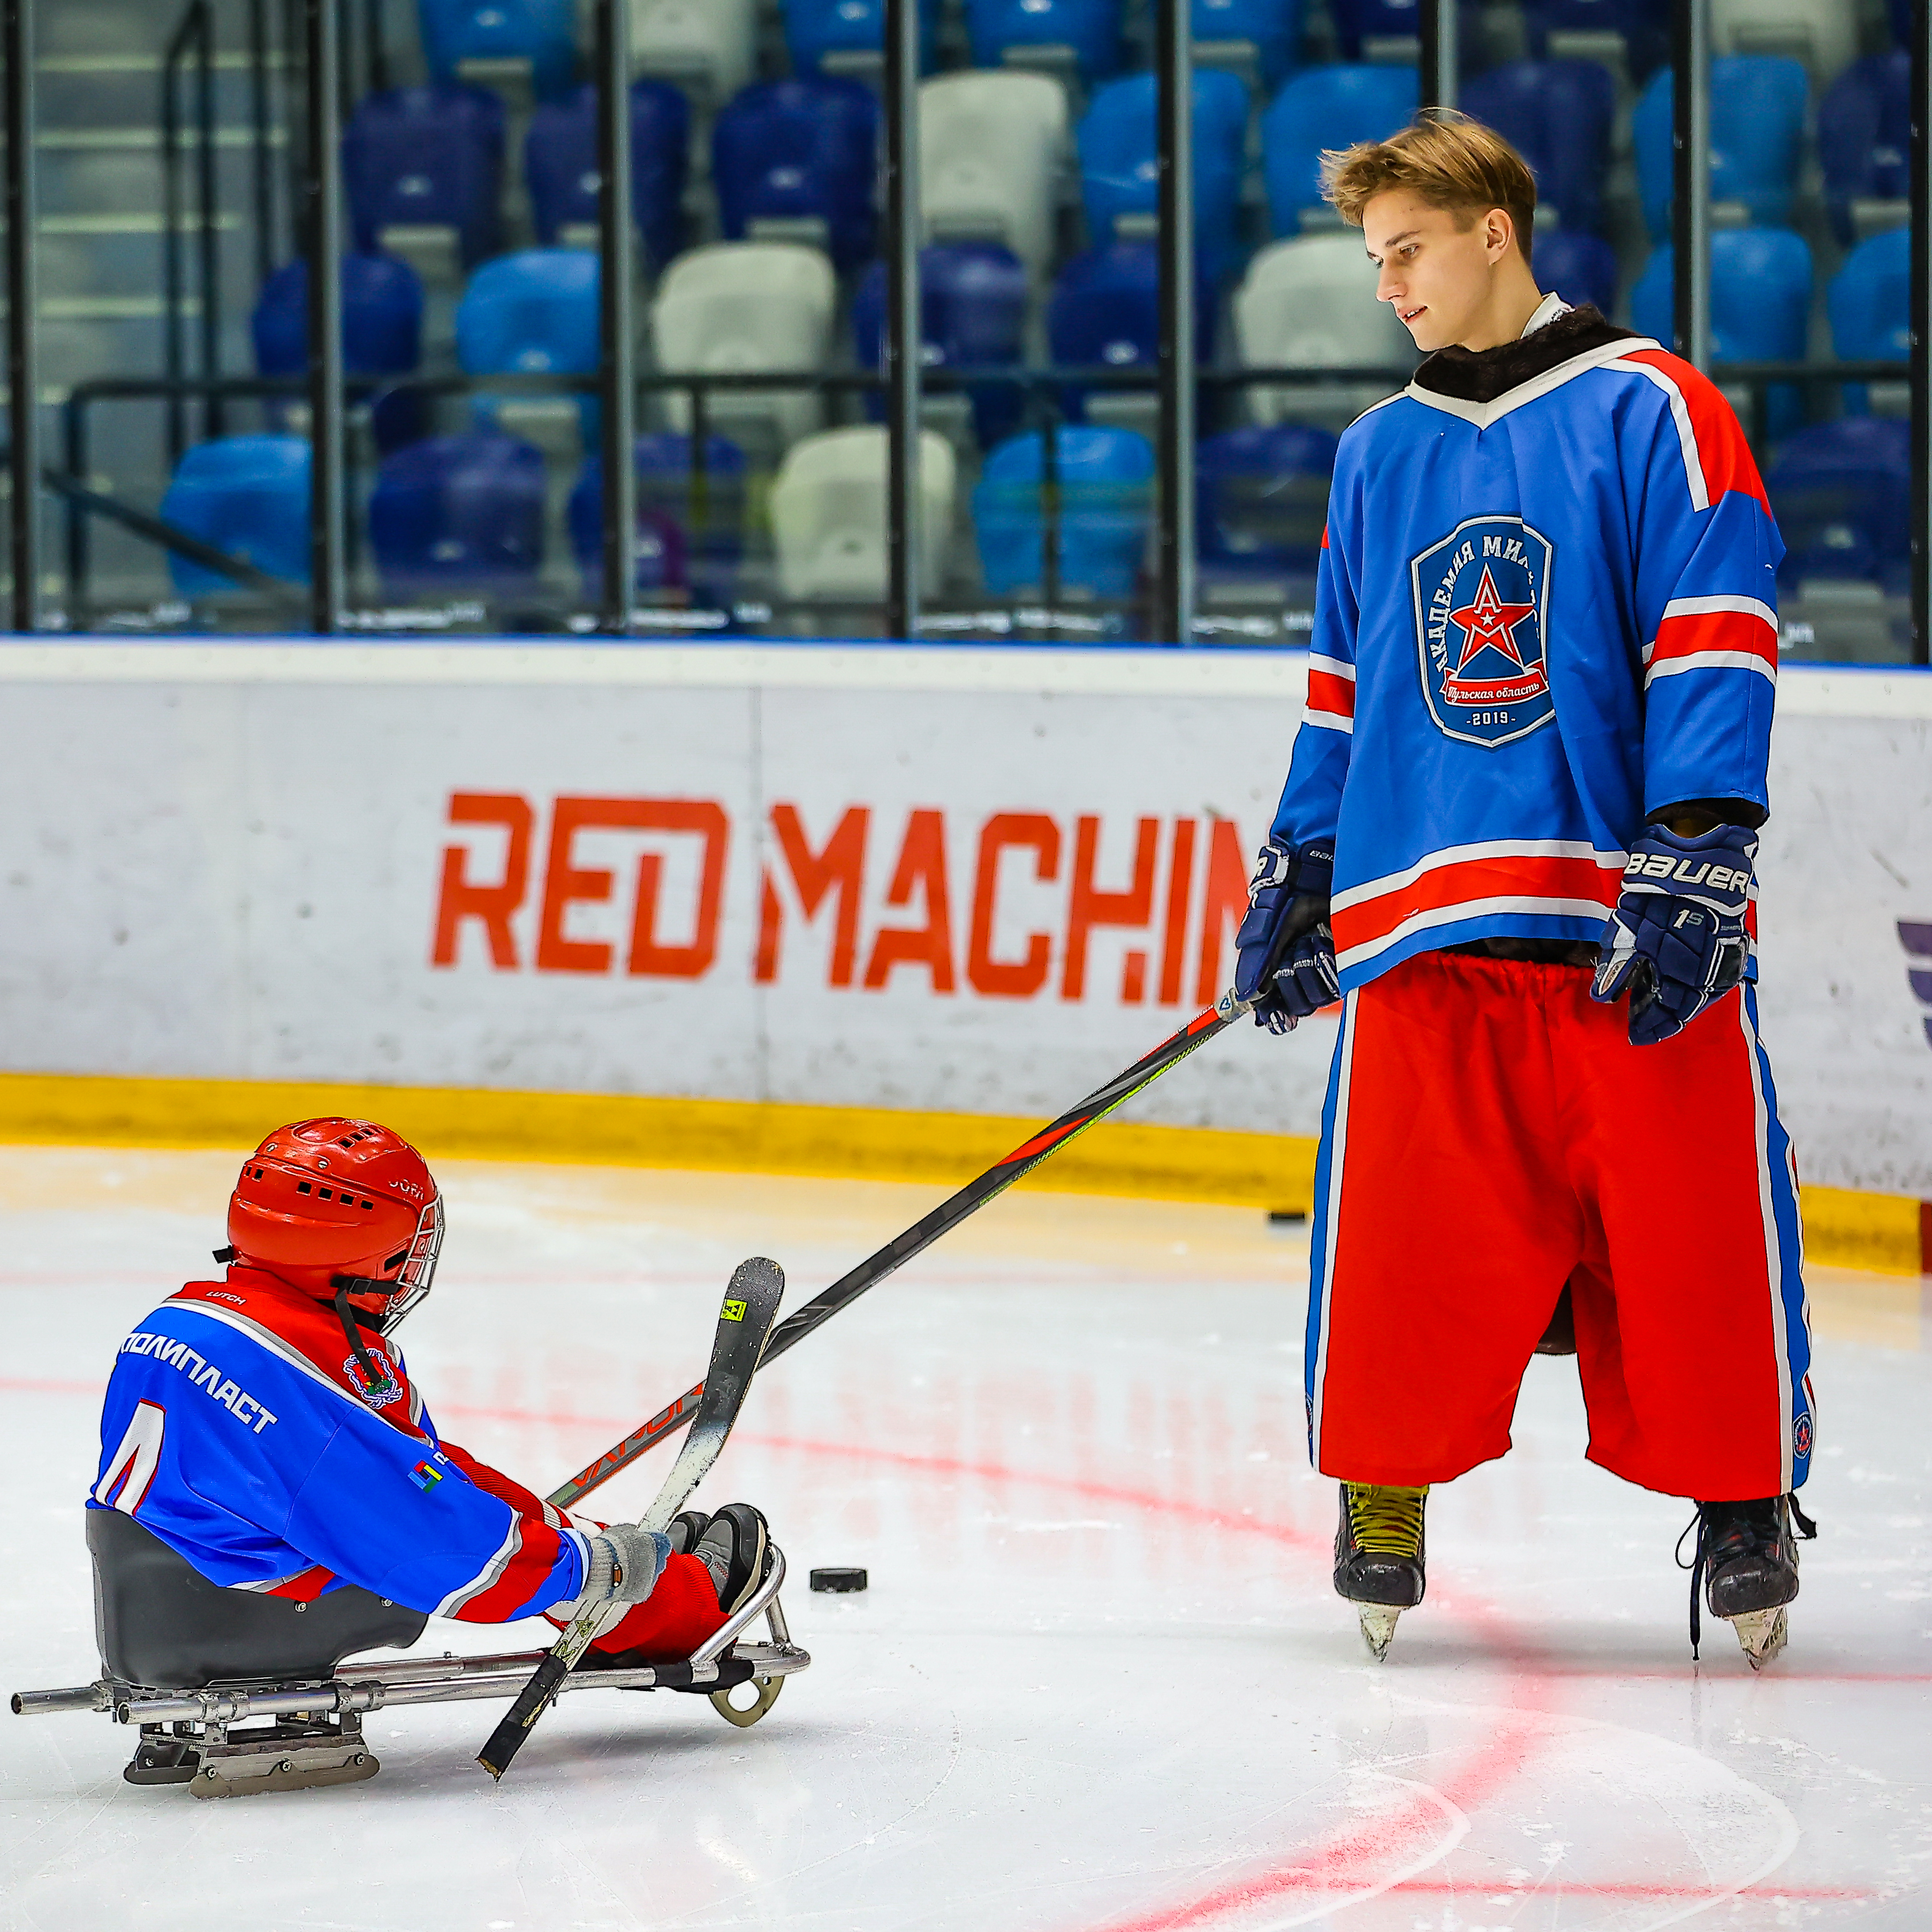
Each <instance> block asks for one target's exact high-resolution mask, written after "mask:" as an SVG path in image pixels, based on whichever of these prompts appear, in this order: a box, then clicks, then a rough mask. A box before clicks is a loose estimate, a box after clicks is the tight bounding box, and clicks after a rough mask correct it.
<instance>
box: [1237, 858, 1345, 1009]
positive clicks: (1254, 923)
mask: <svg viewBox="0 0 1932 1932" xmlns="http://www.w3.org/2000/svg"><path fill="white" fill-rule="evenodd" d="M1334 876H1335V848H1334V846H1333V845H1332V844H1328V843H1323V844H1319V845H1304V846H1301V847H1299V848H1297V847H1293V846H1289V845H1281V844H1277V843H1276V842H1275V841H1274V840H1273V839H1272V838H1271V839H1270V840H1269V841H1268V843H1267V844H1265V845H1264V846H1263V847H1262V849H1261V856H1260V857H1259V859H1257V860H1256V864H1255V874H1254V877H1253V878H1252V879H1250V880H1249V881H1248V911H1247V917H1246V918H1245V919H1243V920H1242V921H1241V928H1240V929H1239V930H1238V932H1236V933H1235V1003H1236V1004H1238V1006H1241V1007H1244V1008H1250V1009H1252V1010H1253V1013H1254V1016H1255V1024H1256V1025H1257V1026H1265V1027H1266V1028H1268V1031H1269V1032H1270V1033H1286V1032H1288V1031H1289V1030H1290V1029H1291V1028H1293V1027H1294V1026H1295V1024H1296V1023H1297V1022H1298V1021H1301V1020H1305V1019H1307V1017H1308V1016H1309V1015H1310V1013H1316V1012H1318V1011H1319V1010H1320V1009H1321V1008H1322V1007H1326V1006H1331V1005H1333V1004H1334V1002H1335V1001H1337V1000H1338V999H1340V998H1341V997H1342V987H1341V981H1340V977H1338V975H1337V971H1336V968H1335V941H1334V935H1332V934H1331V932H1329V930H1328V892H1329V888H1330V886H1331V884H1332V883H1334Z"/></svg>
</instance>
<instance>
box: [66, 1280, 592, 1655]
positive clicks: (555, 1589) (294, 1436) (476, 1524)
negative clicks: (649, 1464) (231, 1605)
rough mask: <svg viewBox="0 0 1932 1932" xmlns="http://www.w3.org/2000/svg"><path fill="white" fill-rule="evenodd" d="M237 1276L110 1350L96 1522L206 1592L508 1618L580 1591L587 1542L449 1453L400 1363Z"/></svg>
mask: <svg viewBox="0 0 1932 1932" xmlns="http://www.w3.org/2000/svg"><path fill="white" fill-rule="evenodd" d="M365 1346H366V1348H367V1349H368V1354H369V1355H370V1358H371V1361H373V1362H374V1364H375V1365H376V1369H377V1375H376V1377H375V1379H374V1381H373V1382H371V1379H370V1377H369V1376H368V1374H367V1373H365V1370H364V1369H363V1367H362V1364H360V1363H359V1361H357V1360H356V1356H355V1355H353V1353H352V1352H351V1351H350V1348H349V1346H348V1343H347V1339H346V1337H344V1334H343V1332H342V1329H341V1325H340V1324H339V1322H338V1321H337V1319H336V1317H335V1314H334V1313H333V1312H332V1310H330V1309H329V1308H328V1307H325V1306H324V1305H323V1304H320V1303H319V1302H317V1301H312V1300H311V1298H309V1297H308V1296H307V1295H303V1294H302V1293H301V1292H299V1291H298V1290H297V1289H293V1288H291V1287H290V1286H288V1285H287V1283H284V1282H282V1281H280V1280H278V1279H277V1278H276V1277H274V1276H272V1275H269V1274H264V1273H263V1272H262V1271H260V1270H258V1269H254V1268H248V1267H245V1266H237V1267H234V1268H230V1269H229V1272H228V1279H227V1280H226V1281H225V1282H191V1283H189V1284H188V1286H187V1287H185V1288H184V1289H182V1290H181V1292H180V1293H179V1294H178V1295H175V1296H174V1297H172V1298H171V1299H170V1300H169V1301H165V1302H163V1304H161V1306H160V1307H158V1308H157V1309H156V1310H154V1312H153V1313H151V1315H149V1316H146V1317H145V1319H143V1320H142V1322H140V1323H139V1325H137V1326H136V1328H135V1330H134V1332H133V1334H131V1335H130V1336H129V1337H127V1340H125V1341H124V1342H123V1343H121V1352H120V1354H119V1355H118V1357H117V1358H116V1359H115V1365H114V1373H113V1375H112V1376H111V1377H110V1379H109V1382H108V1385H107V1397H106V1399H105V1401H104V1406H103V1407H102V1410H101V1464H100V1469H99V1471H98V1475H97V1477H96V1479H95V1485H94V1487H93V1489H92V1491H91V1492H90V1493H89V1497H88V1507H89V1508H90V1509H118V1510H122V1511H125V1512H126V1513H127V1514H128V1515H130V1516H131V1517H133V1518H134V1519H135V1520H136V1521H137V1522H138V1523H140V1524H142V1526H143V1527H144V1528H145V1529H149V1530H151V1531H152V1532H154V1535H157V1536H158V1537H159V1538H160V1539H161V1541H163V1543H165V1544H167V1545H168V1546H169V1547H170V1548H171V1549H172V1550H175V1552H176V1553H178V1555H180V1556H184V1557H185V1558H186V1559H187V1561H188V1562H190V1563H192V1564H193V1565H194V1567H195V1568H196V1569H197V1570H198V1571H200V1572H201V1574H202V1575H203V1576H204V1577H207V1578H208V1579H209V1580H210V1581H211V1582H213V1583H219V1584H222V1585H224V1586H227V1587H229V1588H232V1589H245V1590H257V1591H262V1592H267V1593H269V1594H270V1595H276V1596H282V1597H290V1598H295V1599H296V1600H297V1601H302V1602H308V1601H313V1600H314V1598H316V1597H317V1596H319V1595H321V1594H322V1593H323V1592H325V1591H327V1590H329V1589H334V1588H335V1587H337V1586H338V1585H339V1584H341V1583H356V1584H360V1585H361V1586H362V1587H363V1588H364V1589H367V1590H371V1591H373V1592H375V1594H376V1595H377V1596H379V1597H386V1598H389V1600H390V1601H392V1602H393V1603H398V1604H406V1605H407V1606H408V1607H409V1608H410V1609H411V1610H423V1611H427V1612H428V1613H431V1614H432V1615H435V1616H446V1617H460V1618H463V1619H467V1620H468V1621H470V1622H477V1623H503V1622H510V1621H511V1620H512V1619H515V1618H517V1617H523V1616H533V1615H535V1613H538V1611H541V1610H544V1609H546V1608H547V1607H549V1606H550V1605H552V1604H559V1603H563V1602H567V1601H569V1600H571V1599H572V1598H575V1597H576V1596H577V1595H578V1594H579V1592H580V1591H581V1590H582V1589H583V1578H584V1574H585V1569H586V1564H587V1562H588V1559H589V1539H588V1537H587V1535H586V1533H585V1532H584V1531H583V1529H580V1528H579V1527H577V1526H575V1525H574V1524H572V1523H569V1522H568V1521H567V1520H565V1518H564V1517H562V1516H561V1515H560V1514H559V1513H558V1511H556V1510H555V1509H553V1508H551V1506H550V1505H549V1504H547V1503H546V1502H544V1501H543V1500H542V1499H541V1498H539V1497H538V1496H533V1495H532V1494H531V1493H530V1492H529V1491H528V1490H525V1489H523V1487H521V1486H520V1484H516V1483H514V1482H512V1481H511V1480H510V1479H509V1478H508V1477H505V1476H503V1475H499V1473H498V1472H496V1471H495V1470H493V1469H489V1468H487V1466H485V1465H484V1464H482V1463H478V1461H476V1460H475V1458H474V1457H471V1456H470V1455H469V1454H467V1453H466V1451H463V1450H461V1449H460V1448H457V1447H456V1446H455V1445H454V1444H452V1443H446V1442H443V1440H442V1439H440V1437H439V1436H438V1435H437V1431H436V1429H435V1427H434V1424H432V1423H431V1421H430V1418H429V1415H428V1411H427V1410H426V1409H425V1407H424V1406H423V1402H422V1397H421V1396H420V1395H419V1394H418V1392H417V1391H416V1388H415V1387H414V1386H413V1384H412V1383H411V1382H410V1378H409V1372H408V1370H407V1368H406V1367H404V1362H403V1359H402V1357H401V1355H399V1354H398V1353H397V1352H395V1349H393V1348H392V1346H390V1345H389V1344H388V1343H385V1342H383V1341H381V1340H378V1339H377V1338H376V1337H374V1336H371V1337H367V1338H365Z"/></svg>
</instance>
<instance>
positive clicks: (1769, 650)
mask: <svg viewBox="0 0 1932 1932" xmlns="http://www.w3.org/2000/svg"><path fill="white" fill-rule="evenodd" d="M1700 651H1746V652H1749V653H1750V654H1751V656H1753V657H1754V658H1763V660H1764V661H1765V662H1766V664H1769V665H1770V666H1771V667H1772V669H1773V670H1775V669H1776V668H1777V667H1778V633H1777V632H1776V631H1774V630H1773V629H1772V628H1771V626H1770V625H1769V624H1767V623H1766V622H1765V621H1764V619H1763V618H1762V617H1760V616H1756V615H1755V614H1754V613H1749V612H1746V611H1743V610H1697V611H1694V612H1692V613H1689V614H1688V615H1687V616H1680V617H1667V618H1665V619H1664V622H1662V623H1661V624H1660V625H1658V627H1657V644H1656V647H1655V649H1653V650H1652V652H1651V654H1650V661H1651V662H1652V664H1655V663H1656V662H1657V661H1658V660H1659V659H1660V658H1688V657H1694V656H1696V655H1697V653H1698V652H1700ZM1751 675H1753V676H1755V675H1756V673H1751Z"/></svg>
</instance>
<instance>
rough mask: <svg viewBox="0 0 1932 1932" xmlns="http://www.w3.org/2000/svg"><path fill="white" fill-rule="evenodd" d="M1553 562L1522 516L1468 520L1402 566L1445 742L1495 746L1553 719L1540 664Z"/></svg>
mask: <svg viewBox="0 0 1932 1932" xmlns="http://www.w3.org/2000/svg"><path fill="white" fill-rule="evenodd" d="M1552 555H1553V547H1552V545H1551V544H1550V539H1549V538H1547V537H1546V536H1544V535H1542V533H1541V532H1540V531H1537V530H1533V529H1531V528H1530V526H1529V524H1527V523H1525V522H1524V521H1523V519H1522V518H1521V517H1505V516H1496V517H1470V518H1469V520H1467V521H1466V522H1465V523H1458V524H1457V526H1456V527H1455V528H1454V529H1453V530H1451V532H1449V534H1448V535H1447V536H1446V537H1445V538H1442V541H1440V542H1439V543H1436V544H1431V545H1430V547H1429V548H1428V549H1427V550H1424V551H1423V552H1422V553H1421V555H1420V556H1415V557H1412V558H1411V559H1410V560H1409V583H1410V586H1411V588H1412V592H1413V595H1414V598H1415V640H1416V645H1417V648H1418V650H1419V651H1420V652H1421V658H1422V692H1423V695H1424V697H1425V698H1427V700H1428V703H1429V712H1430V716H1431V717H1432V718H1434V719H1435V720H1436V724H1437V725H1438V726H1439V727H1440V728H1441V729H1442V731H1443V732H1444V733H1445V734H1446V735H1447V736H1449V737H1451V738H1460V739H1462V740H1463V742H1465V743H1466V744H1471V745H1488V746H1490V748H1494V747H1496V745H1507V744H1508V743H1510V742H1511V741H1512V740H1514V739H1517V738H1521V737H1523V736H1526V735H1527V734H1528V733H1530V732H1532V731H1534V730H1536V728H1537V727H1538V726H1539V725H1541V724H1548V723H1549V722H1550V719H1551V718H1553V717H1554V716H1555V715H1556V706H1555V704H1554V703H1553V700H1552V699H1551V697H1550V673H1549V670H1548V667H1547V664H1545V662H1544V637H1545V636H1546V635H1547V625H1548V620H1549V615H1550V559H1551V556H1552Z"/></svg>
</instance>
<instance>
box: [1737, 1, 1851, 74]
mask: <svg viewBox="0 0 1932 1932" xmlns="http://www.w3.org/2000/svg"><path fill="white" fill-rule="evenodd" d="M1711 45H1712V48H1713V49H1714V50H1715V52H1718V54H1720V55H1723V54H1763V53H1769V54H1783V55H1790V56H1792V57H1794V58H1796V59H1799V60H1801V61H1802V62H1804V63H1805V66H1806V67H1808V68H1810V70H1811V74H1812V76H1813V78H1814V80H1816V82H1817V84H1818V85H1819V86H1820V87H1823V86H1829V84H1830V83H1832V81H1833V80H1836V79H1837V78H1838V75H1839V74H1841V73H1842V72H1843V70H1844V69H1845V68H1846V67H1847V66H1849V65H1850V63H1851V62H1852V59H1853V58H1855V55H1857V53H1858V9H1857V7H1855V6H1849V5H1846V0H1711Z"/></svg>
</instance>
